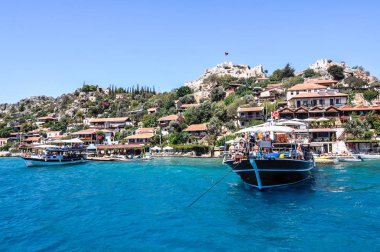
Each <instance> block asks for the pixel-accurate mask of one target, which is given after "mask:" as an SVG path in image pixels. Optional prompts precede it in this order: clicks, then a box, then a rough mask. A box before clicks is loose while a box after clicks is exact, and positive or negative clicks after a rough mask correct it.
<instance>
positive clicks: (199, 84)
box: [185, 62, 265, 101]
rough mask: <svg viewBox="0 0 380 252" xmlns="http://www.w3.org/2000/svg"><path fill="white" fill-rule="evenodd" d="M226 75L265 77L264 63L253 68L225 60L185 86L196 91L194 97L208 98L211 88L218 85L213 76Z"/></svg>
mask: <svg viewBox="0 0 380 252" xmlns="http://www.w3.org/2000/svg"><path fill="white" fill-rule="evenodd" d="M224 75H231V76H232V77H236V78H250V77H265V73H264V70H263V66H262V65H258V66H255V67H253V68H251V67H250V66H249V65H242V64H232V62H224V63H222V64H218V65H216V66H215V67H212V68H208V69H206V71H205V72H204V73H203V75H202V76H200V77H199V78H197V79H196V80H193V81H188V82H186V83H185V86H188V87H190V88H191V89H192V90H193V91H194V97H195V99H196V100H197V101H199V100H200V99H202V98H208V97H209V95H210V92H211V90H212V89H213V88H214V87H215V86H216V85H217V83H216V81H215V80H214V79H213V77H214V76H217V77H221V76H224Z"/></svg>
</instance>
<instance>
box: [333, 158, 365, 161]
mask: <svg viewBox="0 0 380 252" xmlns="http://www.w3.org/2000/svg"><path fill="white" fill-rule="evenodd" d="M337 160H338V161H339V162H363V159H361V158H359V157H339V158H337Z"/></svg>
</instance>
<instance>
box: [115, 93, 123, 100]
mask: <svg viewBox="0 0 380 252" xmlns="http://www.w3.org/2000/svg"><path fill="white" fill-rule="evenodd" d="M124 96H125V94H122V93H119V94H116V95H115V98H116V100H122V99H124Z"/></svg>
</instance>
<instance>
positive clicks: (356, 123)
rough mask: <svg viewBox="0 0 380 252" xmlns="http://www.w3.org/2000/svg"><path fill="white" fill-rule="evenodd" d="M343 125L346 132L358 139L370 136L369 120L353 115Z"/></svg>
mask: <svg viewBox="0 0 380 252" xmlns="http://www.w3.org/2000/svg"><path fill="white" fill-rule="evenodd" d="M343 127H344V129H345V131H346V133H349V134H351V135H352V136H353V137H354V138H356V139H364V138H368V133H367V132H366V129H368V123H367V121H365V120H364V121H362V120H360V119H359V118H358V117H354V116H352V118H351V120H349V121H348V122H346V123H345V124H343Z"/></svg>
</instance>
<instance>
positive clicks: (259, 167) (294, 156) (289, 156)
mask: <svg viewBox="0 0 380 252" xmlns="http://www.w3.org/2000/svg"><path fill="white" fill-rule="evenodd" d="M267 131H273V132H282V133H291V132H293V129H292V128H289V127H284V126H267V127H265V128H260V129H258V128H254V129H252V131H250V132H267ZM244 146H245V147H244V150H243V151H242V152H240V153H238V154H236V155H234V157H231V158H230V159H228V158H227V159H225V160H224V163H225V164H227V165H229V166H230V167H231V168H232V170H233V171H234V172H235V173H236V174H238V175H239V176H240V178H241V179H242V180H243V181H244V182H245V183H246V184H248V185H249V186H252V187H254V188H257V189H259V190H263V189H267V188H272V187H279V186H285V185H290V184H295V183H298V182H301V181H304V180H306V179H308V178H309V177H310V174H311V170H312V169H313V168H315V162H314V158H313V155H312V153H311V152H308V150H306V149H308V147H309V146H308V145H303V149H304V152H303V153H297V151H296V150H295V149H293V148H292V147H295V146H294V145H293V144H282V149H283V151H278V152H277V153H267V154H263V153H261V150H265V149H267V150H268V149H274V147H275V146H274V145H273V144H272V143H271V141H261V142H260V151H259V152H258V153H256V154H253V153H251V152H250V151H249V150H251V149H252V146H251V145H250V143H244ZM298 146H301V144H299V145H298ZM286 149H287V151H285V150H286ZM302 156H303V157H302Z"/></svg>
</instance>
